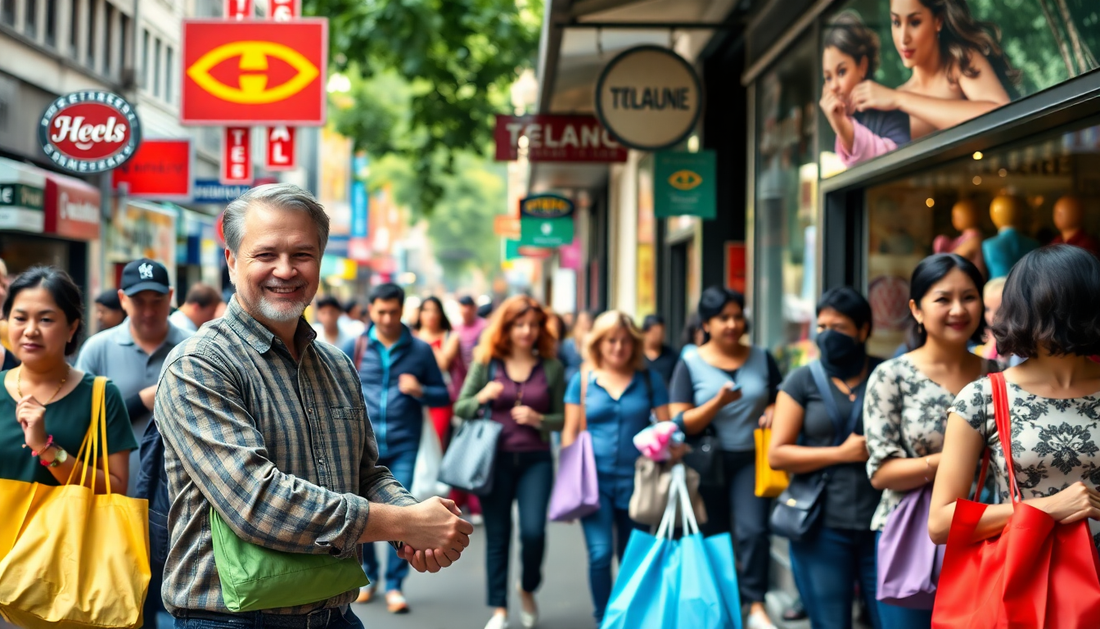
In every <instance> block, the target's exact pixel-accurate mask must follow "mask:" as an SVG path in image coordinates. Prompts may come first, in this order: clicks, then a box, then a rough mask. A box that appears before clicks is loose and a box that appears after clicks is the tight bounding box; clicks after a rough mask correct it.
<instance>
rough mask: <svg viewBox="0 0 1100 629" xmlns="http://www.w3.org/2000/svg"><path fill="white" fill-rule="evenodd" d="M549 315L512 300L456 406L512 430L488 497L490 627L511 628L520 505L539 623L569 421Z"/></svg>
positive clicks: (528, 586)
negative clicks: (554, 457)
mask: <svg viewBox="0 0 1100 629" xmlns="http://www.w3.org/2000/svg"><path fill="white" fill-rule="evenodd" d="M548 320H549V315H548V314H547V312H546V311H545V310H544V309H543V308H542V306H540V305H539V303H538V302H537V301H535V300H534V299H531V298H530V297H524V296H517V297H511V298H509V299H507V300H506V301H505V302H504V303H503V304H501V305H500V307H499V308H498V309H497V311H496V312H495V313H494V314H493V318H492V320H491V321H490V323H489V327H488V328H486V329H485V332H483V333H482V335H481V342H480V343H479V344H478V346H477V350H476V351H475V353H474V362H473V364H472V365H470V372H469V374H468V375H467V376H466V382H465V384H464V385H463V386H462V393H461V394H460V395H459V398H458V402H457V403H456V404H455V415H457V416H458V417H460V418H462V419H474V418H475V417H477V416H478V414H479V411H480V409H482V408H485V409H487V416H488V417H490V418H491V419H492V420H493V421H497V422H500V423H501V424H503V426H504V430H503V432H502V433H501V435H500V441H499V442H498V445H497V457H496V468H495V469H494V471H493V488H492V491H491V492H490V493H488V494H487V495H484V496H482V497H481V509H482V513H483V516H484V518H485V537H486V544H487V549H486V564H487V566H486V567H487V570H486V572H487V575H488V589H489V592H488V603H489V606H490V607H493V608H494V614H493V617H492V618H491V619H490V620H489V623H488V624H487V625H486V629H502V628H503V627H507V626H508V564H509V558H510V552H509V544H510V542H511V540H512V503H513V501H514V502H517V503H518V506H519V527H520V534H519V539H520V545H521V552H520V558H521V564H522V572H523V574H522V577H521V580H520V584H519V593H520V600H521V603H522V609H521V613H520V618H521V621H522V625H523V626H524V627H534V626H535V624H536V623H537V622H538V608H537V607H536V605H535V596H534V592H535V590H536V589H538V587H539V584H540V582H541V581H542V558H543V551H544V549H545V546H546V509H547V505H548V504H549V502H550V490H551V489H552V487H553V484H554V465H553V463H552V462H551V458H550V433H551V432H552V431H556V430H561V427H562V424H563V422H564V420H565V401H564V399H565V377H564V369H563V367H562V364H561V363H560V362H559V361H558V360H557V358H555V357H554V356H555V348H554V344H555V342H554V337H553V335H552V334H551V332H550V330H549V328H548V325H547V322H548Z"/></svg>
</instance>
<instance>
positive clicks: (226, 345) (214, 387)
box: [156, 184, 473, 629]
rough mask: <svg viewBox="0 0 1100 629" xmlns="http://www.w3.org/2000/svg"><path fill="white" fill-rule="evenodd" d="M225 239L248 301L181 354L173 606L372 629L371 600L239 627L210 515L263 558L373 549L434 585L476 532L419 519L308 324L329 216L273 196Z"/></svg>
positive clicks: (446, 504)
mask: <svg viewBox="0 0 1100 629" xmlns="http://www.w3.org/2000/svg"><path fill="white" fill-rule="evenodd" d="M223 224H224V230H225V241H226V245H227V247H228V249H227V251H226V262H227V264H228V267H229V272H230V278H231V279H232V280H233V283H234V285H235V286H236V289H237V292H236V295H235V296H234V297H233V298H232V299H231V300H230V303H229V306H228V308H227V309H226V312H225V315H224V316H223V317H222V318H221V319H219V320H216V321H213V322H211V323H210V324H208V325H206V326H204V327H203V328H202V329H201V330H199V332H198V333H197V334H196V335H195V336H193V337H192V338H191V339H190V340H188V341H187V342H185V343H183V344H181V345H180V346H179V347H178V348H177V349H176V351H174V352H173V353H172V355H171V356H170V357H169V360H168V363H167V365H166V366H165V371H164V376H163V378H162V380H161V388H160V390H159V391H158V392H157V400H156V422H157V427H158V428H159V429H160V433H161V434H162V435H163V439H164V445H165V449H164V450H165V452H164V469H165V473H166V476H167V479H168V498H169V500H170V501H171V504H172V507H171V510H170V511H169V516H168V529H169V532H170V537H171V545H170V546H169V549H168V561H167V563H166V565H167V569H166V571H165V584H164V588H163V590H162V594H163V597H164V603H165V606H166V607H167V608H168V611H169V612H171V613H172V615H173V616H175V617H176V625H175V626H176V628H177V629H199V628H202V629H210V628H218V627H225V628H226V629H231V628H235V627H240V626H242V624H249V625H253V626H257V627H258V626H261V625H262V626H265V627H280V628H283V629H297V628H299V627H300V628H301V629H325V628H327V627H332V628H334V629H346V628H356V629H359V628H361V627H362V624H361V623H360V622H359V620H358V619H357V618H356V617H355V615H354V614H353V613H352V612H351V611H350V610H349V608H348V604H349V603H351V602H352V601H354V600H355V598H356V594H357V591H356V590H350V591H347V592H328V593H327V594H328V597H327V598H324V599H322V600H317V601H315V602H311V603H307V604H303V605H298V606H294V607H275V606H274V605H275V603H274V602H273V603H272V607H271V608H270V609H264V610H263V611H261V612H248V613H233V612H231V611H230V610H229V608H228V607H227V605H226V603H225V600H224V598H223V596H222V588H221V581H220V579H219V577H218V568H217V565H216V564H215V561H214V548H213V543H212V540H211V534H210V510H211V508H213V509H214V510H215V511H217V512H218V515H219V516H220V517H221V519H222V520H224V521H225V522H226V524H228V526H229V528H230V529H232V530H233V532H234V533H235V534H236V535H238V536H239V537H240V538H241V539H243V540H244V541H246V542H248V543H250V544H253V545H257V546H261V547H265V548H270V549H274V550H279V551H282V552H288V553H303V554H313V555H332V556H336V557H340V558H346V557H354V556H355V555H356V551H357V546H358V545H359V544H364V543H371V542H376V541H389V542H395V543H397V542H398V540H400V542H403V544H401V543H397V545H398V546H399V547H400V549H401V556H402V557H403V558H404V559H406V560H408V561H409V562H410V563H411V564H412V566H413V567H414V568H416V569H417V570H418V571H430V572H435V571H437V570H439V569H440V568H442V567H446V566H449V565H451V563H452V562H454V561H456V560H457V559H458V558H459V556H460V555H461V553H462V551H463V550H464V549H465V548H466V546H467V545H468V544H469V535H470V533H472V532H473V527H472V526H471V525H470V524H469V523H468V522H465V521H463V520H461V519H460V518H459V517H458V510H457V508H456V507H455V506H454V503H453V502H451V501H449V500H443V499H440V498H433V499H431V500H428V501H425V502H423V503H419V504H417V503H416V501H415V500H414V499H413V498H412V497H411V496H410V495H409V494H408V492H407V491H405V489H404V488H403V487H402V486H401V484H400V483H398V482H397V481H396V480H394V478H393V475H392V474H391V473H390V472H389V470H387V469H386V468H385V467H382V466H379V465H378V447H377V445H376V443H375V439H374V431H373V430H372V428H371V424H370V421H369V420H368V418H367V412H366V404H365V402H364V400H363V394H362V391H361V389H360V386H359V379H358V377H357V376H356V373H355V370H354V369H353V368H352V365H351V361H350V360H349V359H348V357H347V356H346V355H344V353H343V352H341V351H340V350H339V349H337V348H335V347H333V346H331V345H328V344H327V343H318V342H316V333H315V332H314V331H313V329H312V328H311V327H310V326H309V324H308V323H306V321H305V319H303V318H302V313H303V312H304V311H305V309H306V306H307V305H309V303H310V302H311V301H312V300H313V297H314V295H315V294H316V292H317V286H318V284H319V282H320V267H321V253H322V252H323V251H324V249H325V244H326V243H327V241H328V226H329V219H328V215H327V214H326V213H325V211H324V209H323V208H322V207H321V206H320V205H319V204H318V203H317V201H316V200H315V199H314V198H313V196H312V195H310V194H309V193H308V192H306V191H305V190H302V189H301V188H299V187H297V186H294V185H290V184H271V185H265V186H259V187H257V188H253V189H252V190H250V191H248V192H247V193H245V194H244V195H242V196H241V197H240V198H239V199H237V200H236V201H234V202H233V203H231V204H229V207H227V208H226V210H225V215H224V220H223ZM315 585H316V584H315Z"/></svg>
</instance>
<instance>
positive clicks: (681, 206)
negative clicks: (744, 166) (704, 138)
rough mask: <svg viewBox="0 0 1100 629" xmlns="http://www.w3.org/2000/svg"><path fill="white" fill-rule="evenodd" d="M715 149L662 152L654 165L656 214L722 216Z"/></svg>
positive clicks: (666, 215) (663, 216) (662, 215)
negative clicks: (720, 212) (718, 193)
mask: <svg viewBox="0 0 1100 629" xmlns="http://www.w3.org/2000/svg"><path fill="white" fill-rule="evenodd" d="M717 170H718V169H717V166H716V163H715V157H714V151H700V152H698V153H680V152H672V151H667V152H660V153H657V154H656V156H655V157H654V164H653V188H654V190H653V214H654V216H656V217H657V218H669V217H672V216H698V217H700V218H707V219H713V218H715V217H716V216H717V215H718V197H717V192H716V190H717V187H716V185H715V184H716V177H717Z"/></svg>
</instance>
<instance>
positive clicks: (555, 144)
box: [493, 116, 627, 162]
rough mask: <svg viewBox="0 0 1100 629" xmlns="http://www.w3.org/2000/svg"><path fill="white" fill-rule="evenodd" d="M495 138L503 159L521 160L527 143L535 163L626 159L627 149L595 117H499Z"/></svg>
mask: <svg viewBox="0 0 1100 629" xmlns="http://www.w3.org/2000/svg"><path fill="white" fill-rule="evenodd" d="M493 138H494V139H495V141H496V149H497V150H496V159H497V161H501V162H510V161H514V160H516V159H518V158H519V153H520V144H524V143H525V144H526V145H527V160H528V161H532V162H625V161H626V154H627V149H626V148H625V147H624V146H622V145H621V144H619V143H618V142H617V141H615V138H613V137H611V134H610V133H608V131H607V129H604V128H603V126H601V125H600V121H599V120H597V119H596V118H595V116H497V124H496V130H495V131H494V133H493ZM523 138H526V139H525V140H523Z"/></svg>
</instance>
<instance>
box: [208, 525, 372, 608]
mask: <svg viewBox="0 0 1100 629" xmlns="http://www.w3.org/2000/svg"><path fill="white" fill-rule="evenodd" d="M210 535H211V537H212V538H213V541H214V564H215V565H216V566H217V568H218V578H219V579H220V580H221V584H222V599H223V600H224V601H225V605H226V607H228V608H229V610H230V611H234V612H252V611H259V610H263V609H275V608H279V607H296V606H298V605H308V604H310V603H317V602H319V601H324V600H328V599H330V598H332V597H334V596H339V595H340V594H343V593H344V592H347V591H349V590H355V589H358V588H361V587H363V586H365V585H367V584H369V583H370V581H369V580H368V579H367V575H366V574H364V573H363V568H362V567H360V565H359V560H358V559H357V558H355V557H348V558H347V559H338V558H336V557H333V556H332V555H308V554H304V553H284V552H282V551H278V550H272V549H270V548H264V547H262V546H257V545H255V544H250V543H248V542H246V541H244V540H243V539H241V538H239V537H237V535H236V533H234V532H233V529H231V528H229V525H228V524H226V523H225V521H224V520H222V518H221V516H220V515H218V512H217V511H216V510H214V508H213V507H211V508H210Z"/></svg>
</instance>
